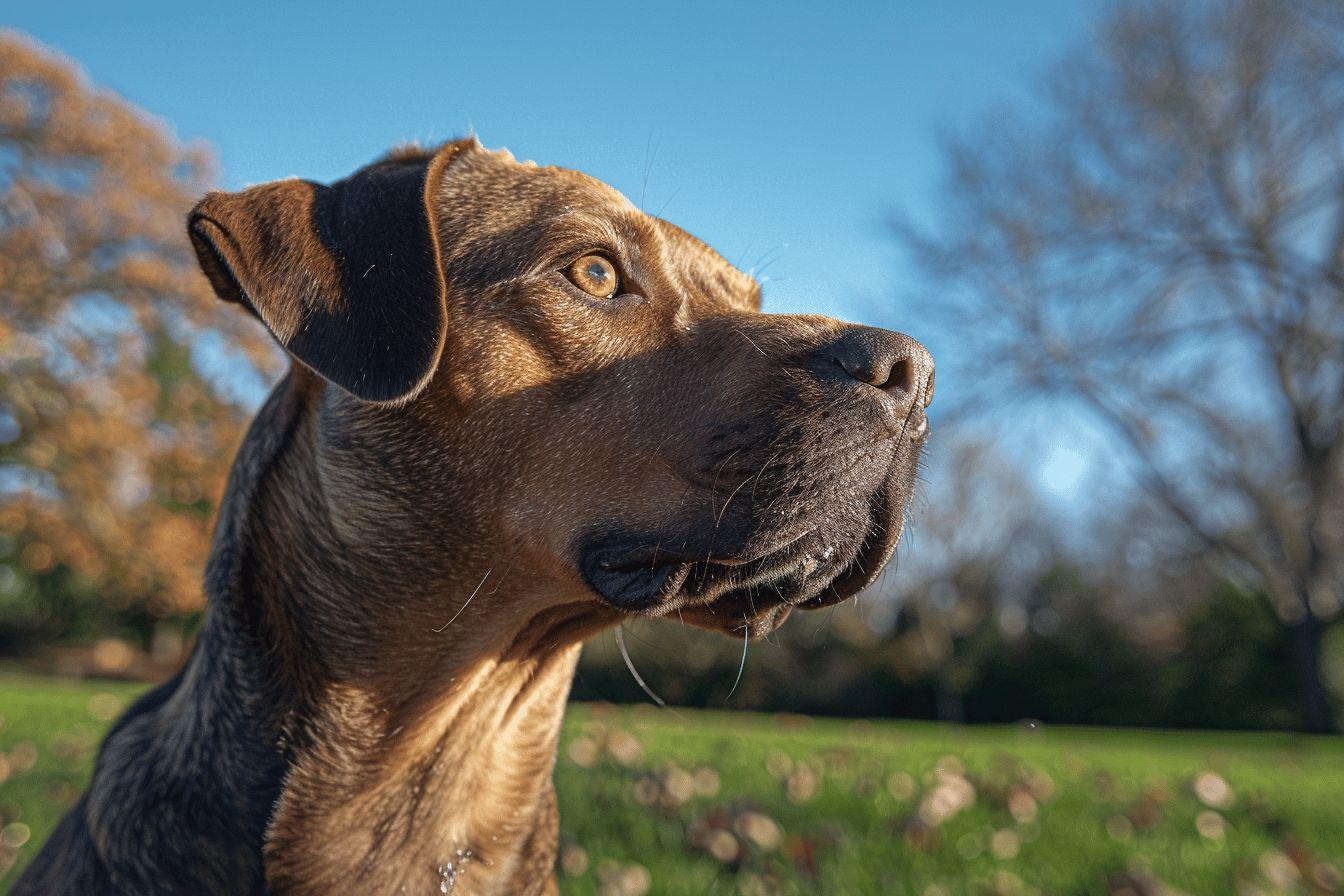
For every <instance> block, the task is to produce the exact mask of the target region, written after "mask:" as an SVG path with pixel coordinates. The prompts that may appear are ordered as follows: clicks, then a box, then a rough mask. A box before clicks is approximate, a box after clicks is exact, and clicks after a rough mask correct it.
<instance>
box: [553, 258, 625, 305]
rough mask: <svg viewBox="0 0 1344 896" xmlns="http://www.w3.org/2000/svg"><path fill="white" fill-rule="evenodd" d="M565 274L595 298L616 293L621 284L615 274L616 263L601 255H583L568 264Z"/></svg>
mask: <svg viewBox="0 0 1344 896" xmlns="http://www.w3.org/2000/svg"><path fill="white" fill-rule="evenodd" d="M565 276H567V277H568V278H569V281H570V282H571V283H573V284H574V285H575V286H577V287H578V288H579V289H581V290H583V291H584V292H586V293H588V295H590V296H592V297H594V298H597V299H609V298H611V297H612V296H614V295H616V290H617V288H618V287H619V286H620V285H621V284H620V278H618V277H617V276H616V265H614V264H612V263H611V262H610V261H608V260H607V259H605V258H603V257H602V256H601V255H585V256H583V257H582V258H580V259H579V260H578V261H576V262H574V263H573V264H571V265H570V266H569V269H568V270H566V271H565Z"/></svg>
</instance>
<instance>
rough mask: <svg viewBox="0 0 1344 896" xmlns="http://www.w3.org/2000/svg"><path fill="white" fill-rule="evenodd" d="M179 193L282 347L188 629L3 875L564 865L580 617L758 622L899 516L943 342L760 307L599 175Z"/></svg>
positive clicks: (847, 567) (874, 569)
mask: <svg viewBox="0 0 1344 896" xmlns="http://www.w3.org/2000/svg"><path fill="white" fill-rule="evenodd" d="M188 228H189V232H190V236H191V239H192V242H193V245H194V246H195V249H196V252H197V254H198V256H199V258H200V262H201V267H202V268H203V269H204V271H205V274H206V276H207V277H209V279H210V281H211V283H212V284H213V285H214V288H215V291H216V292H217V293H218V294H219V296H220V297H221V298H223V299H225V300H227V301H230V302H235V303H237V304H238V305H239V306H241V308H240V312H246V313H251V314H253V315H255V316H256V317H257V318H258V319H259V321H260V323H261V324H262V325H264V326H266V327H267V328H268V329H269V330H270V332H271V333H272V334H273V335H274V336H275V338H276V339H277V340H278V341H279V342H280V343H281V344H282V345H283V346H284V347H285V348H286V349H287V350H288V352H289V354H290V356H291V358H292V360H293V363H292V365H291V369H290V372H289V374H288V375H287V376H286V377H285V378H284V380H283V381H282V382H281V383H280V384H279V385H278V386H277V387H276V388H275V391H274V392H273V393H272V394H271V396H270V398H269V400H268V401H267V402H266V404H265V406H264V407H262V409H261V411H260V412H259V413H258V415H257V418H256V420H255V421H254V423H253V425H252V427H251V430H250V431H249V433H248V435H247V437H246V439H245V441H244V442H243V445H242V447H241V449H240V450H239V453H238V458H237V460H236V462H235V464H234V468H233V472H232V475H231V477H230V480H229V485H228V491H227V494H226V495H225V498H224V501H223V505H222V509H221V512H220V516H219V520H218V522H217V528H216V532H215V539H214V550H213V554H212V557H211V560H210V565H209V568H208V569H207V570H206V579H205V582H206V589H207V593H208V598H209V610H208V613H207V616H206V619H205V622H204V625H203V628H202V631H201V634H200V637H199V639H198V641H197V644H196V647H195V650H194V652H193V654H192V656H191V658H190V660H189V661H188V663H187V665H186V667H185V668H184V669H183V670H182V672H181V673H180V674H179V675H178V676H177V677H176V678H174V679H173V680H172V681H170V682H168V683H167V684H165V685H163V686H162V687H160V688H158V689H156V690H154V691H153V692H151V693H150V694H148V695H147V696H145V697H144V698H143V699H141V700H140V701H139V702H138V703H137V704H136V705H135V706H133V707H132V708H131V709H130V711H128V712H127V714H126V715H125V716H124V717H123V718H122V719H121V720H120V721H119V722H118V723H117V724H116V726H115V727H114V728H113V730H112V732H111V733H110V734H109V735H108V737H107V740H106V742H105V743H104V744H103V747H102V751H101V754H100V756H99V759H98V764H97V769H96V772H95V775H94V779H93V783H92V784H91V785H90V787H89V790H88V792H87V793H85V794H84V796H83V797H82V798H81V800H80V801H79V803H78V805H77V806H76V807H75V808H74V809H73V810H71V812H70V814H69V815H67V816H66V818H65V819H64V821H63V822H62V823H61V825H60V828H59V829H58V830H57V832H56V833H55V835H54V836H53V837H52V838H51V840H50V841H49V842H48V844H47V845H46V847H45V849H43V851H42V853H41V854H40V856H38V858H37V859H36V860H35V861H34V862H33V863H32V865H31V866H30V868H29V869H28V872H27V874H26V875H25V876H24V877H23V878H22V880H21V881H20V882H19V883H18V885H17V887H16V889H15V891H14V892H16V893H20V894H51V893H125V894H136V896H141V894H152V893H193V894H211V893H231V894H232V893H264V892H271V893H379V894H381V893H401V892H407V893H426V892H439V891H440V887H441V885H444V884H446V883H451V889H452V890H453V892H454V893H457V894H462V896H478V894H510V896H512V894H533V893H547V892H554V891H555V884H554V880H553V876H552V866H553V864H554V857H555V849H556V838H557V829H556V826H557V817H556V805H555V796H554V791H553V789H552V785H551V771H552V766H553V764H554V760H555V753H556V742H557V738H558V735H559V730H560V722H561V717H562V715H563V713H564V706H565V698H566V695H567V692H568V690H569V685H570V678H571V675H572V674H573V671H574V666H575V662H576V660H577V657H578V651H579V645H580V643H581V642H582V640H583V639H584V638H585V637H587V636H589V635H591V634H593V633H595V632H598V631H600V630H602V629H603V628H605V627H608V626H612V625H616V624H617V623H619V622H620V621H621V620H622V619H623V618H625V617H626V616H628V615H631V614H637V615H643V616H663V615H666V614H669V613H671V614H673V615H678V614H679V615H680V617H681V618H682V619H684V620H686V621H688V622H693V623H695V624H697V625H701V626H705V627H708V628H713V629H717V630H720V631H723V632H725V633H728V634H733V635H736V636H738V637H741V636H742V635H743V634H744V629H745V633H746V634H749V635H752V636H760V635H763V634H765V633H768V632H770V631H771V630H773V629H774V628H775V627H777V626H778V625H780V624H781V623H782V622H783V620H784V618H785V617H786V616H787V615H788V614H789V612H790V611H791V610H793V609H794V608H795V607H801V608H813V607H822V606H827V605H830V604H833V603H835V602H836V601H840V600H844V599H845V598H847V597H849V596H851V595H853V594H854V593H856V592H857V591H858V590H859V589H861V588H863V587H864V586H865V585H866V584H868V583H869V582H871V581H872V580H873V579H874V577H875V576H877V574H878V573H879V572H880V571H881V569H882V567H883V565H884V564H885V563H886V561H887V559H888V557H889V556H890V555H891V553H892V551H893V549H894V547H895V545H896V542H897V539H898V538H899V537H900V535H901V529H902V524H903V521H904V516H905V508H906V504H907V503H908V500H909V496H910V492H911V487H912V482H913V480H914V476H915V467H916V463H917V460H918V456H919V452H920V449H921V447H922V445H923V442H924V440H925V437H926V434H927V431H928V424H927V421H926V419H925V408H926V407H927V405H928V403H929V401H930V399H931V398H932V394H933V362H932V360H931V358H930V357H929V354H928V352H927V351H925V350H924V348H923V347H922V346H921V345H920V344H919V343H917V342H915V341H914V340H913V339H911V338H909V337H907V336H904V335H901V334H898V333H892V332H888V331H885V330H877V329H872V328H866V327H858V326H853V325H849V324H845V323H842V322H840V321H836V320H832V319H830V318H825V317H805V316H790V315H771V314H762V313H760V310H759V309H760V293H759V290H758V287H757V284H756V283H755V282H754V281H753V280H752V279H751V278H749V277H747V276H746V275H744V274H742V273H741V272H739V271H737V270H736V269H734V268H733V267H732V266H730V265H729V264H728V263H727V262H725V261H724V260H723V259H722V258H720V257H719V256H718V255H717V254H715V253H714V252H713V250H711V249H709V248H708V247H707V246H705V245H704V244H703V243H701V242H700V241H699V240H697V239H695V238H694V237H692V236H691V235H689V234H687V233H685V232H684V231H682V230H679V229H678V228H676V227H674V226H673V225H671V224H669V223H667V222H666V221H662V220H659V219H658V218H654V217H651V216H649V215H646V214H643V213H642V212H640V211H639V210H638V209H636V208H635V207H634V206H633V205H632V204H631V203H630V202H628V201H627V200H626V199H625V198H624V197H622V196H621V195H620V194H619V193H617V192H616V191H615V190H613V189H611V188H610V187H607V186H606V185H604V184H602V183H599V182H597V181H595V180H592V179H591V178H588V177H585V176H584V175H581V174H577V173H575V172H571V171H564V170H559V169H554V168H541V167H537V166H535V165H532V164H522V163H519V162H516V161H515V160H514V159H513V158H512V157H511V156H509V155H508V154H507V153H499V152H490V151H487V150H485V149H482V148H481V146H480V145H479V144H477V143H476V142H475V141H474V140H470V141H458V142H454V143H449V144H447V145H444V146H442V147H440V148H439V149H438V150H437V151H435V152H421V151H402V152H397V153H394V154H392V155H390V156H388V157H387V158H385V159H383V160H381V161H379V162H377V163H375V164H373V165H370V166H369V167H367V168H364V169H362V170H360V171H358V172H356V173H355V174H354V175H352V176H351V177H349V178H347V179H345V180H343V181H340V182H338V183H335V184H332V185H330V186H323V185H319V184H315V183H310V182H307V181H299V180H286V181H277V182H274V183H269V184H264V185H261V186H257V187H252V188H249V189H247V190H244V191H242V192H239V193H212V194H210V195H208V196H206V197H205V199H203V200H202V201H201V203H200V204H199V205H198V206H197V207H196V208H195V210H193V212H192V213H191V216H190V220H189V222H188ZM445 868H448V869H450V870H451V874H450V875H448V876H445V872H444V869H445Z"/></svg>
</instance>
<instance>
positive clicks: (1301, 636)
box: [1288, 610, 1335, 734]
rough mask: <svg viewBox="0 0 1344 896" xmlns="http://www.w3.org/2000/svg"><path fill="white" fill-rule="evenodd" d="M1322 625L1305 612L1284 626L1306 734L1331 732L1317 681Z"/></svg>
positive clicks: (1327, 705) (1322, 690)
mask: <svg viewBox="0 0 1344 896" xmlns="http://www.w3.org/2000/svg"><path fill="white" fill-rule="evenodd" d="M1324 629H1325V627H1324V625H1322V624H1321V620H1320V619H1319V618H1318V617H1317V616H1316V614H1315V613H1312V612H1311V611H1309V610H1308V611H1307V612H1306V613H1305V615H1304V616H1303V617H1302V621H1301V622H1298V623H1295V624H1293V625H1290V626H1289V627H1288V632H1289V636H1290V638H1291V643H1292V648H1293V665H1294V666H1295V667H1296V671H1297V696H1298V701H1299V703H1300V704H1301V708H1302V730H1303V731H1305V732H1307V733H1308V734H1333V733H1334V732H1335V720H1334V713H1333V712H1332V711H1331V709H1330V699H1329V696H1328V695H1327V694H1326V690H1325V682H1324V681H1322V680H1321V638H1322V635H1323V634H1324Z"/></svg>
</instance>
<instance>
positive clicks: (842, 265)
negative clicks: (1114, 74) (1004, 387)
mask: <svg viewBox="0 0 1344 896" xmlns="http://www.w3.org/2000/svg"><path fill="white" fill-rule="evenodd" d="M1100 7H1101V2H1100V0H1013V2H1006V0H942V2H936V0H903V2H898V0H892V2H887V3H850V4H837V3H831V4H825V3H798V2H792V0H780V2H775V3H768V4H767V3H757V4H729V3H627V4H608V5H600V4H582V3H559V2H556V3H549V4H537V3H518V4H512V3H511V4H499V3H489V2H477V3H472V4H459V3H439V4H433V5H428V4H426V5H422V6H420V7H419V8H413V7H412V6H411V5H399V6H398V7H397V8H395V9H393V10H391V11H386V10H382V9H379V7H378V6H377V5H375V4H372V3H370V4H365V5H363V6H351V5H346V4H335V3H331V4H308V3H270V4H253V3H231V4H211V5H209V6H202V5H199V4H182V3H136V4H130V5H129V6H128V5H127V4H113V3H105V2H104V3H98V4H84V5H82V7H81V5H80V4H74V3H54V2H52V0H41V2H33V0H17V2H16V0H9V2H8V3H7V4H6V9H5V12H4V13H3V14H0V22H2V23H3V24H6V25H11V26H14V27H17V28H19V29H22V30H24V31H27V32H29V33H31V34H33V35H34V36H35V37H37V38H38V39H39V40H41V41H42V42H44V43H46V44H48V45H51V46H53V47H55V48H57V49H59V50H61V51H63V52H64V53H66V54H67V55H69V56H71V57H73V58H74V59H76V60H77V61H78V62H79V63H80V64H81V65H82V66H83V67H84V68H85V69H86V70H87V71H88V73H89V75H90V76H91V77H92V79H93V80H94V81H95V82H97V83H99V84H101V85H105V86H107V87H110V88H112V89H114V90H116V91H117V92H119V93H121V94H122V95H124V96H126V97H127V98H129V99H130V100H132V101H133V102H135V103H136V104H138V105H140V106H141V107H143V108H144V109H146V110H148V111H149V112H150V113H152V114H154V115H156V116H159V117H160V118H162V119H163V120H165V121H166V122H167V123H168V124H169V125H170V126H171V127H172V128H173V129H174V130H175V131H176V132H177V134H178V135H179V136H180V137H182V138H183V139H197V138H199V139H203V140H205V141H207V142H209V143H210V144H211V145H212V146H213V147H214V148H215V150H216V152H217V154H218V157H219V160H220V164H221V177H222V185H223V186H226V187H240V186H243V185H245V184H248V183H254V182H257V181H263V180H270V179H272V178H277V177H285V176H289V175H298V176H301V177H308V178H313V179H317V180H329V179H333V178H337V177H340V176H342V175H344V174H346V173H348V172H349V171H351V170H352V169H353V168H355V167H357V166H359V165H361V164H363V163H364V162H367V161H368V160H370V159H372V158H374V157H375V156H377V155H379V154H380V153H381V152H382V151H383V150H385V149H386V148H387V147H389V146H391V145H393V144H396V143H399V142H404V141H407V140H419V141H422V142H434V141H438V140H443V139H447V138H450V137H454V136H458V135H462V134H465V133H468V132H470V131H473V130H474V131H475V132H476V133H477V134H478V135H479V136H480V138H481V140H482V142H483V143H485V144H486V145H487V146H491V147H499V146H506V147H508V148H509V149H511V150H513V152H514V153H515V154H516V155H518V156H519V157H520V158H530V159H535V160H536V161H538V162H541V163H543V164H557V165H564V166H567V167H574V168H579V169H582V170H584V171H586V172H588V173H590V174H593V175H595V176H597V177H600V178H602V179H603V180H606V181H607V182H609V183H611V184H613V185H615V186H616V187H617V188H619V189H621V190H622V191H623V192H625V193H626V195H628V196H629V197H630V198H631V199H632V200H634V201H636V202H640V203H641V204H642V205H643V207H644V208H646V209H647V210H649V211H651V212H654V213H661V214H662V215H663V216H664V217H667V218H669V219H670V220H672V221H675V222H676V223H678V224H680V225H681V226H683V227H685V228H686V229H688V230H690V231H691V232H693V233H695V234H697V235H699V236H700V237H702V238H703V239H705V240H706V241H707V242H709V243H710V244H711V245H713V246H714V247H715V248H717V249H719V251H720V252H722V253H723V254H724V255H725V256H726V257H727V258H728V259H729V260H730V261H733V262H735V263H737V264H739V265H740V266H741V267H743V268H744V269H750V268H753V267H755V268H756V269H757V270H758V271H760V273H761V274H762V275H763V276H764V277H767V278H768V280H767V282H766V284H765V297H766V309H767V310H771V311H817V312H822V313H828V314H833V315H836V316H840V317H845V318H850V319H855V320H860V321H863V322H865V323H872V324H878V325H883V326H889V327H892V328H895V329H900V330H904V331H906V332H909V333H911V334H913V335H915V336H917V337H921V336H922V337H923V338H926V339H927V338H928V337H927V335H925V334H923V333H921V327H920V323H919V321H918V320H917V319H914V318H913V317H912V316H911V315H910V314H908V313H906V312H905V310H904V309H903V308H902V301H901V297H902V296H903V295H908V294H909V289H910V288H911V285H912V284H913V283H915V279H914V278H913V277H911V276H910V272H909V271H907V270H906V268H905V267H904V263H903V259H902V258H901V256H900V253H899V251H898V250H897V248H896V246H895V244H894V242H893V240H892V239H891V238H890V236H889V234H888V233H887V231H886V229H885V227H884V219H885V218H886V217H887V216H888V215H889V214H890V213H891V212H892V211H894V210H897V209H900V210H903V211H904V212H906V213H908V214H912V215H914V216H915V217H916V218H917V219H919V218H924V217H926V216H928V215H929V214H930V213H931V211H932V210H933V209H935V208H936V207H937V197H938V188H939V185H940V177H941V155H940V147H939V140H938V135H939V133H940V131H942V130H945V129H948V128H955V127H958V126H960V125H963V124H967V123H969V122H972V121H974V119H975V118H976V116H977V115H978V114H979V113H982V112H984V111H987V110H988V109H990V108H992V107H993V106H995V105H997V104H1000V103H1004V102H1009V101H1011V100H1013V99H1014V98H1016V97H1018V96H1020V95H1021V94H1022V93H1023V92H1024V91H1025V90H1027V89H1029V88H1030V85H1031V84H1032V83H1033V80H1034V79H1035V78H1036V77H1037V75H1038V74H1039V73H1040V72H1041V71H1042V69H1043V68H1044V67H1045V66H1047V65H1048V64H1049V63H1050V62H1051V61H1052V60H1053V59H1055V58H1056V57H1057V56H1058V55H1059V54H1060V53H1062V52H1064V51H1066V50H1068V49H1069V48H1070V47H1072V46H1074V45H1076V44H1078V43H1080V42H1081V41H1083V40H1084V39H1085V37H1086V34H1087V29H1088V28H1089V26H1090V24H1091V22H1092V21H1093V20H1094V18H1095V15H1096V13H1097V12H1098V11H1099V9H1100ZM931 347H932V348H933V349H934V350H935V353H940V352H947V351H953V350H955V346H952V345H939V344H934V343H931ZM972 387H973V384H969V383H955V382H949V381H948V380H947V379H946V378H940V382H939V391H940V393H943V394H945V395H946V396H947V397H949V398H955V397H956V392H957V391H958V390H960V389H965V388H972ZM936 410H937V405H935V411H936ZM1036 460H1037V461H1038V466H1037V471H1036V472H1037V477H1038V479H1039V480H1040V481H1042V483H1043V484H1044V485H1045V486H1046V487H1047V488H1048V489H1052V490H1054V491H1055V492H1059V491H1061V489H1062V490H1063V491H1064V492H1068V491H1069V490H1071V489H1072V487H1073V485H1072V483H1074V482H1076V480H1078V478H1079V476H1080V475H1081V471H1082V461H1081V459H1080V455H1079V454H1077V453H1076V451H1074V449H1073V448H1071V447H1070V446H1069V444H1068V443H1067V442H1064V441H1060V442H1059V443H1057V444H1056V446H1055V448H1054V449H1053V450H1047V452H1046V453H1045V454H1044V456H1043V457H1041V458H1037V459H1036ZM1064 497H1067V495H1064Z"/></svg>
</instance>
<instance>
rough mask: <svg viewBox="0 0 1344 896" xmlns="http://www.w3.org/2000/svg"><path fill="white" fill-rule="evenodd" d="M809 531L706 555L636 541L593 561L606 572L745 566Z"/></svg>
mask: <svg viewBox="0 0 1344 896" xmlns="http://www.w3.org/2000/svg"><path fill="white" fill-rule="evenodd" d="M809 534H810V532H807V531H804V532H800V533H798V534H797V535H793V536H789V537H787V538H785V539H782V540H779V541H777V542H775V543H772V544H770V545H768V546H766V547H762V548H760V549H758V550H755V551H750V552H748V553H745V554H739V555H715V554H714V553H713V552H712V551H711V552H710V553H708V554H700V553H692V552H690V551H687V550H684V549H672V548H668V547H666V546H664V545H663V543H662V542H655V543H653V544H640V545H636V546H634V547H631V548H630V549H628V550H626V551H624V552H618V553H614V554H608V555H607V556H605V557H603V558H602V559H601V560H599V561H598V562H597V565H598V566H599V567H600V568H601V569H602V570H604V571H606V572H633V571H635V570H639V569H651V570H652V569H659V568H662V567H664V566H681V565H690V564H704V565H706V566H723V567H727V568H730V569H731V568H733V567H738V566H749V565H750V564H752V563H759V562H760V561H762V560H764V559H766V558H767V557H771V556H774V555H775V554H778V553H780V552H782V551H785V550H787V549H788V548H790V547H792V546H793V545H794V544H795V543H796V542H798V541H801V540H802V539H804V538H806V537H807V536H808V535H809Z"/></svg>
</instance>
